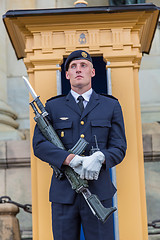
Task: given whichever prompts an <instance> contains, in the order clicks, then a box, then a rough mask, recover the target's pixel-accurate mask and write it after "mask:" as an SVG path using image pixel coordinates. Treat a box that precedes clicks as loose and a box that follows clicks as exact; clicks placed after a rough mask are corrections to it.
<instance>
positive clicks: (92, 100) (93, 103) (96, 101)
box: [81, 90, 99, 118]
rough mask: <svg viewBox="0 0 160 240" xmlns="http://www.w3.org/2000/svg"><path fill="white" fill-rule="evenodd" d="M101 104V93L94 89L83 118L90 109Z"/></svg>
mask: <svg viewBox="0 0 160 240" xmlns="http://www.w3.org/2000/svg"><path fill="white" fill-rule="evenodd" d="M98 104H99V95H98V94H97V93H96V92H95V91H94V90H93V92H92V95H91V98H90V100H89V102H88V104H87V106H86V107H85V109H84V111H83V113H82V116H81V118H84V117H85V116H86V115H87V114H88V113H89V112H90V111H92V110H93V109H94V108H95V107H96V106H97V105H98Z"/></svg>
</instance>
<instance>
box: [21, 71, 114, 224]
mask: <svg viewBox="0 0 160 240" xmlns="http://www.w3.org/2000/svg"><path fill="white" fill-rule="evenodd" d="M23 79H24V81H25V84H26V87H27V88H28V90H29V92H30V93H31V95H32V97H33V101H32V102H30V105H31V107H32V109H33V111H34V114H35V117H34V120H35V122H36V123H37V125H38V127H39V129H40V131H41V132H42V134H43V135H44V137H45V138H46V139H47V140H48V141H50V142H51V143H53V144H54V145H56V146H57V147H59V148H61V149H64V150H65V147H64V146H63V143H62V142H61V140H60V139H59V137H58V135H57V133H56V132H55V130H54V129H53V127H52V125H51V124H50V122H49V121H48V119H47V116H48V113H47V111H46V110H45V107H44V106H43V104H42V102H41V101H40V99H39V96H37V94H36V93H35V91H34V89H33V88H32V86H31V84H30V83H29V81H28V79H27V78H26V77H24V76H23ZM37 107H38V108H37ZM38 109H39V110H40V112H39V110H38ZM87 145H88V143H87V141H86V140H85V139H83V138H80V139H79V140H78V142H77V143H76V144H75V146H74V147H73V148H72V149H70V150H68V151H69V152H70V153H74V154H77V155H81V154H82V152H83V151H84V150H85V148H86V146H87ZM51 167H52V168H53V171H54V173H55V175H56V177H57V178H58V179H59V180H60V179H61V178H62V177H63V174H64V175H65V176H66V177H67V179H68V181H69V182H70V184H71V187H72V189H73V190H75V191H76V192H77V193H82V195H83V197H84V198H85V200H86V202H87V204H88V206H89V207H90V209H91V211H92V212H93V214H94V215H95V216H96V217H97V218H98V219H99V220H101V221H102V222H103V223H105V222H106V220H107V219H108V218H109V216H110V215H111V214H112V213H113V212H114V211H116V210H117V208H116V207H111V208H105V207H104V206H103V205H102V203H101V202H100V200H99V199H98V197H97V196H96V195H94V194H92V193H91V192H90V191H89V189H88V181H87V180H85V179H81V178H80V176H79V175H78V174H77V173H76V172H75V171H74V170H73V169H72V168H71V167H69V166H64V169H63V172H62V171H61V170H60V169H58V168H57V167H55V166H53V165H51Z"/></svg>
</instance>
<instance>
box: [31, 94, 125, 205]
mask: <svg viewBox="0 0 160 240" xmlns="http://www.w3.org/2000/svg"><path fill="white" fill-rule="evenodd" d="M46 110H47V112H48V113H49V120H50V122H51V124H52V125H53V127H54V129H55V130H56V132H57V133H58V135H59V137H60V139H61V140H62V142H63V144H64V146H65V148H66V149H67V150H68V149H71V148H72V147H73V146H74V145H75V143H76V142H77V141H78V139H79V138H80V136H81V134H83V135H84V137H85V139H86V140H87V141H88V142H89V145H88V147H87V149H86V151H85V153H84V154H85V155H89V150H90V149H91V147H92V146H93V147H95V137H94V135H96V137H97V141H98V146H99V148H100V150H101V151H102V152H103V154H104V155H105V159H106V163H105V164H103V166H102V168H101V171H100V174H99V178H98V180H92V181H89V189H90V191H91V192H92V193H94V194H96V195H97V196H98V197H99V199H100V200H105V199H109V198H112V197H113V195H114V193H115V192H116V189H115V187H114V186H113V184H112V182H111V178H110V172H109V169H110V168H112V167H113V166H115V165H117V164H119V163H120V162H121V161H122V160H123V158H124V156H125V152H126V138H125V130H124V123H123V116H122V111H121V107H120V104H119V102H118V100H117V99H115V98H112V97H108V96H103V95H99V94H97V93H95V92H94V91H93V93H92V95H91V98H90V101H89V103H88V104H87V106H86V108H85V109H84V111H83V113H82V116H81V113H80V109H79V107H78V105H77V104H76V102H75V100H74V98H73V96H72V95H71V93H69V94H68V95H67V96H61V97H55V98H52V99H50V100H48V101H47V103H46ZM33 149H34V154H35V156H37V157H38V158H40V159H41V160H43V161H45V162H47V163H49V164H51V165H55V166H57V167H58V168H61V167H62V164H63V161H64V160H65V159H66V157H67V156H68V155H69V152H67V150H66V151H65V150H62V149H59V148H58V147H56V146H55V145H54V144H52V143H50V142H49V141H47V140H46V139H45V137H44V136H43V135H42V133H41V132H40V130H39V129H38V127H37V126H36V127H35V131H34V137H33ZM42 178H43V176H42ZM49 195H50V197H49V198H50V201H51V202H57V203H64V204H65V203H66V204H71V203H73V202H74V198H75V196H76V192H75V191H73V190H72V189H71V185H70V183H69V182H68V180H67V179H66V178H65V179H63V180H58V179H57V178H56V177H55V175H54V173H53V176H52V181H51V187H50V194H49Z"/></svg>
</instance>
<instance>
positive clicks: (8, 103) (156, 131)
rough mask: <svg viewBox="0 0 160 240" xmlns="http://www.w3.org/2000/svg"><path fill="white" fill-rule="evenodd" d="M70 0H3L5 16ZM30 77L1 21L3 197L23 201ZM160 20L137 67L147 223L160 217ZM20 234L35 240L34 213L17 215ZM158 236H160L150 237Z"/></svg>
mask: <svg viewBox="0 0 160 240" xmlns="http://www.w3.org/2000/svg"><path fill="white" fill-rule="evenodd" d="M74 2H75V1H73V0H72V1H71V0H65V1H62V0H45V1H44V0H23V1H21V0H0V3H1V8H0V13H1V16H2V15H3V14H5V12H6V11H7V10H12V9H13V10H18V9H40V8H43V9H44V8H45V9H46V8H67V7H73V6H74V5H73V4H74ZM144 2H145V3H154V4H155V5H156V6H160V1H159V0H157V1H156V0H155V1H148V0H146V1H145V0H137V1H136V0H135V1H134V0H133V1H132V0H130V1H129V0H128V1H123V0H117V1H114V0H110V1H107V0H99V1H97V0H88V6H108V5H118V4H135V3H144ZM23 75H25V76H27V71H26V68H25V65H24V63H23V60H19V61H18V60H17V58H16V55H15V53H14V50H13V47H12V45H11V42H10V40H9V38H8V35H7V33H6V30H5V27H4V24H3V20H2V18H1V20H0V183H1V187H0V197H1V196H4V195H7V196H10V197H11V199H13V200H14V201H17V202H20V203H22V204H25V203H31V174H30V144H31V143H30V138H29V135H30V133H29V131H30V125H29V105H28V103H29V94H28V91H27V89H26V87H25V85H24V82H23V80H22V76H23ZM159 76H160V21H159V22H158V25H157V29H156V32H155V36H154V40H153V44H152V47H151V50H150V54H149V55H145V54H144V56H143V58H142V62H141V68H140V71H139V86H140V99H141V118H142V132H143V144H144V161H145V178H146V197H147V212H148V222H151V221H153V220H155V219H160V204H159V202H160V94H159V93H160V78H159ZM17 217H18V219H19V222H20V229H21V238H22V239H31V236H32V219H31V214H29V213H26V212H23V211H22V210H21V211H20V213H19V214H18V215H17ZM150 239H160V235H159V236H158V235H156V236H150Z"/></svg>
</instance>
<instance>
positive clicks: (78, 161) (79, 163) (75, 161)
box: [69, 155, 85, 175]
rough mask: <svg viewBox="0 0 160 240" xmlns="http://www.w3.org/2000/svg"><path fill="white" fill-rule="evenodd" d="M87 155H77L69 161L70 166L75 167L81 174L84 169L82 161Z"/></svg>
mask: <svg viewBox="0 0 160 240" xmlns="http://www.w3.org/2000/svg"><path fill="white" fill-rule="evenodd" d="M84 158H85V157H81V156H79V155H76V156H75V157H74V158H73V159H72V160H71V161H70V163H69V166H70V167H71V168H73V169H74V171H75V172H76V173H78V174H79V175H80V174H81V171H82V162H83V160H84Z"/></svg>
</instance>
